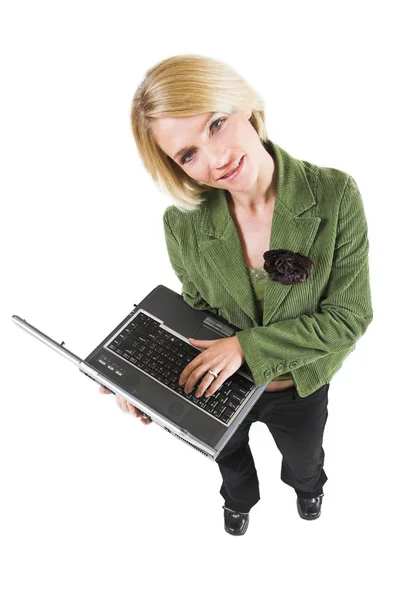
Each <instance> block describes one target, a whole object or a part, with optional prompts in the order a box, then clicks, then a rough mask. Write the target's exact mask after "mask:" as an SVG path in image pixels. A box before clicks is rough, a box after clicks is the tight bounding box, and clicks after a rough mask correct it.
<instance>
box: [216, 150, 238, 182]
mask: <svg viewBox="0 0 400 600" xmlns="http://www.w3.org/2000/svg"><path fill="white" fill-rule="evenodd" d="M242 159H243V156H242V157H241V158H240V160H237V161H235V162H234V163H233V165H234V166H233V167H230V169H229V170H228V171H226V173H225V174H224V175H222V177H220V179H226V178H227V177H229V176H230V175H233V173H234V172H235V171H237V169H239V167H240V166H241V162H242Z"/></svg>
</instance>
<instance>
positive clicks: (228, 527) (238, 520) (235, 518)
mask: <svg viewBox="0 0 400 600" xmlns="http://www.w3.org/2000/svg"><path fill="white" fill-rule="evenodd" d="M222 508H223V509H224V520H225V531H227V532H228V533H230V534H231V535H243V534H244V533H246V531H247V527H248V526H249V513H240V512H236V511H234V510H231V509H230V508H226V507H225V506H223V507H222Z"/></svg>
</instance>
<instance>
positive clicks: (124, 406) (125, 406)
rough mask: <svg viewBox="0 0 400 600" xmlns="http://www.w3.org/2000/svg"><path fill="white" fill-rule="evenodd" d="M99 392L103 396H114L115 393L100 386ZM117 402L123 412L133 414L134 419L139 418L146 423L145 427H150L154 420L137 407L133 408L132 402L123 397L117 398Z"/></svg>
mask: <svg viewBox="0 0 400 600" xmlns="http://www.w3.org/2000/svg"><path fill="white" fill-rule="evenodd" d="M99 392H100V393H101V394H112V393H113V392H110V390H107V389H106V388H105V387H103V386H100V388H99ZM115 401H116V403H117V406H119V408H120V409H121V410H123V411H124V412H128V413H131V415H133V416H134V417H137V418H138V419H140V420H141V422H142V423H144V424H145V425H149V424H150V423H151V422H152V420H151V418H150V417H148V416H147V415H145V414H144V413H142V412H141V411H140V410H139V409H138V408H136V407H135V406H133V404H131V403H130V402H128V401H127V400H125V399H124V398H122V396H117V395H116V396H115Z"/></svg>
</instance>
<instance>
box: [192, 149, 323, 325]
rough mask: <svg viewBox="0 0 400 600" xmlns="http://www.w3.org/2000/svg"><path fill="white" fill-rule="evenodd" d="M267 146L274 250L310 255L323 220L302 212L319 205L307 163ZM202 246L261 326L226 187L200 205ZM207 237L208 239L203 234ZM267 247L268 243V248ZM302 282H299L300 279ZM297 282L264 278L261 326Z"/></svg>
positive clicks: (236, 297) (252, 320)
mask: <svg viewBox="0 0 400 600" xmlns="http://www.w3.org/2000/svg"><path fill="white" fill-rule="evenodd" d="M264 147H265V148H266V150H267V151H268V152H269V153H270V154H271V156H272V157H273V158H274V161H275V168H276V169H277V197H276V201H275V207H274V213H273V218H272V228H271V236H270V247H269V249H270V250H273V249H274V250H275V249H284V250H292V251H293V252H298V253H300V254H303V255H305V256H307V255H308V253H309V251H310V248H311V246H312V244H313V241H314V238H315V236H316V233H317V231H318V227H319V224H320V221H321V219H320V218H319V217H306V216H302V217H300V216H299V215H300V214H301V213H303V212H304V211H306V210H308V209H309V208H311V207H312V206H314V205H315V203H316V200H315V197H314V194H313V193H312V190H311V188H310V185H309V182H308V180H307V177H306V174H305V171H304V166H303V165H302V164H301V162H300V161H298V160H296V159H294V158H292V157H291V156H290V155H289V154H288V153H287V152H285V151H284V150H282V149H281V148H280V147H279V146H278V145H277V144H274V143H273V142H271V140H269V141H268V142H266V143H264ZM201 209H202V210H201V211H199V212H200V215H199V216H200V226H199V248H200V251H201V252H202V253H203V256H204V257H205V259H206V260H207V262H208V263H209V265H210V267H211V268H212V269H214V271H215V273H216V274H217V276H218V277H219V279H220V280H221V283H222V285H223V286H224V287H225V289H226V290H227V291H228V292H229V294H230V295H231V296H232V298H233V299H234V300H235V302H236V303H237V304H238V305H239V306H240V307H241V309H242V310H243V311H244V312H245V313H246V315H247V316H248V317H249V319H250V321H249V326H250V327H251V326H257V325H258V319H257V312H256V305H255V301H254V295H253V289H252V286H251V281H250V277H249V274H248V271H247V266H246V263H245V260H244V254H243V249H242V245H241V242H240V238H239V235H238V231H237V229H236V226H235V223H234V221H233V219H232V217H231V214H230V212H229V209H228V204H227V199H226V196H225V191H224V190H221V189H217V188H214V189H213V190H211V191H210V192H209V197H208V199H207V201H205V202H203V203H202V204H201ZM204 238H205V239H204ZM265 249H266V250H267V249H268V248H267V246H266V248H265ZM298 285H301V284H298ZM292 287H293V285H283V284H281V283H277V282H274V281H272V280H271V279H270V278H269V275H267V278H266V279H265V293H264V316H263V326H266V325H268V323H269V322H270V320H271V318H272V317H273V315H274V314H275V312H276V311H277V310H278V308H279V306H280V305H281V303H282V302H283V301H284V299H285V298H286V296H287V294H289V293H290V290H291V289H292Z"/></svg>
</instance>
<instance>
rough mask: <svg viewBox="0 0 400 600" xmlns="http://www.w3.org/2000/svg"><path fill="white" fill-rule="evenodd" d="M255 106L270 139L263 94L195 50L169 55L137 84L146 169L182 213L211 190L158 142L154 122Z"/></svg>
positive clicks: (135, 109)
mask: <svg viewBox="0 0 400 600" xmlns="http://www.w3.org/2000/svg"><path fill="white" fill-rule="evenodd" d="M240 110H251V112H252V115H251V117H250V123H251V125H252V126H253V127H254V129H255V130H256V131H257V133H258V136H259V138H260V140H261V142H266V141H268V136H267V131H266V127H265V122H264V104H263V101H262V99H261V98H260V96H259V95H258V94H257V92H255V91H254V90H253V89H252V88H251V87H250V86H249V85H248V83H247V82H246V81H245V80H244V79H243V78H242V77H241V76H240V75H239V74H238V73H237V72H236V71H235V70H234V69H233V68H232V67H230V66H229V65H227V64H225V63H223V62H221V61H218V60H215V59H213V58H208V57H204V56H199V55H196V54H183V55H178V56H171V57H170V58H167V59H165V60H162V61H161V62H159V63H157V64H156V65H154V66H153V67H152V68H150V69H149V70H148V71H147V72H146V74H145V78H144V80H143V81H142V83H141V84H140V85H139V86H138V88H137V90H136V92H135V95H134V98H133V102H132V109H131V120H132V131H133V136H134V138H135V142H136V146H137V149H138V152H139V155H140V158H141V160H142V162H143V164H144V167H145V169H146V170H147V171H148V172H149V173H150V175H151V177H152V179H153V180H154V182H155V183H156V184H157V186H158V187H159V188H160V189H161V190H162V191H167V192H168V193H169V194H170V195H171V196H172V197H173V199H174V204H175V205H176V206H177V207H178V208H179V209H180V210H181V211H182V212H190V211H193V210H197V209H198V207H199V206H200V204H201V203H202V202H203V201H204V200H206V198H205V197H204V193H205V192H206V191H207V190H210V189H212V188H211V187H209V186H205V185H200V184H199V183H197V182H196V181H195V180H194V179H192V178H191V177H189V175H187V173H185V171H184V170H183V169H182V168H181V167H180V166H179V165H178V164H177V163H175V161H173V160H172V159H171V158H170V157H169V156H168V155H167V154H165V152H163V151H162V150H161V148H160V147H159V146H158V145H157V144H156V142H155V139H154V136H153V132H152V128H151V123H152V120H153V119H158V118H163V117H191V116H194V115H198V114H201V113H207V112H225V113H228V114H229V113H232V112H236V111H240Z"/></svg>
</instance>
